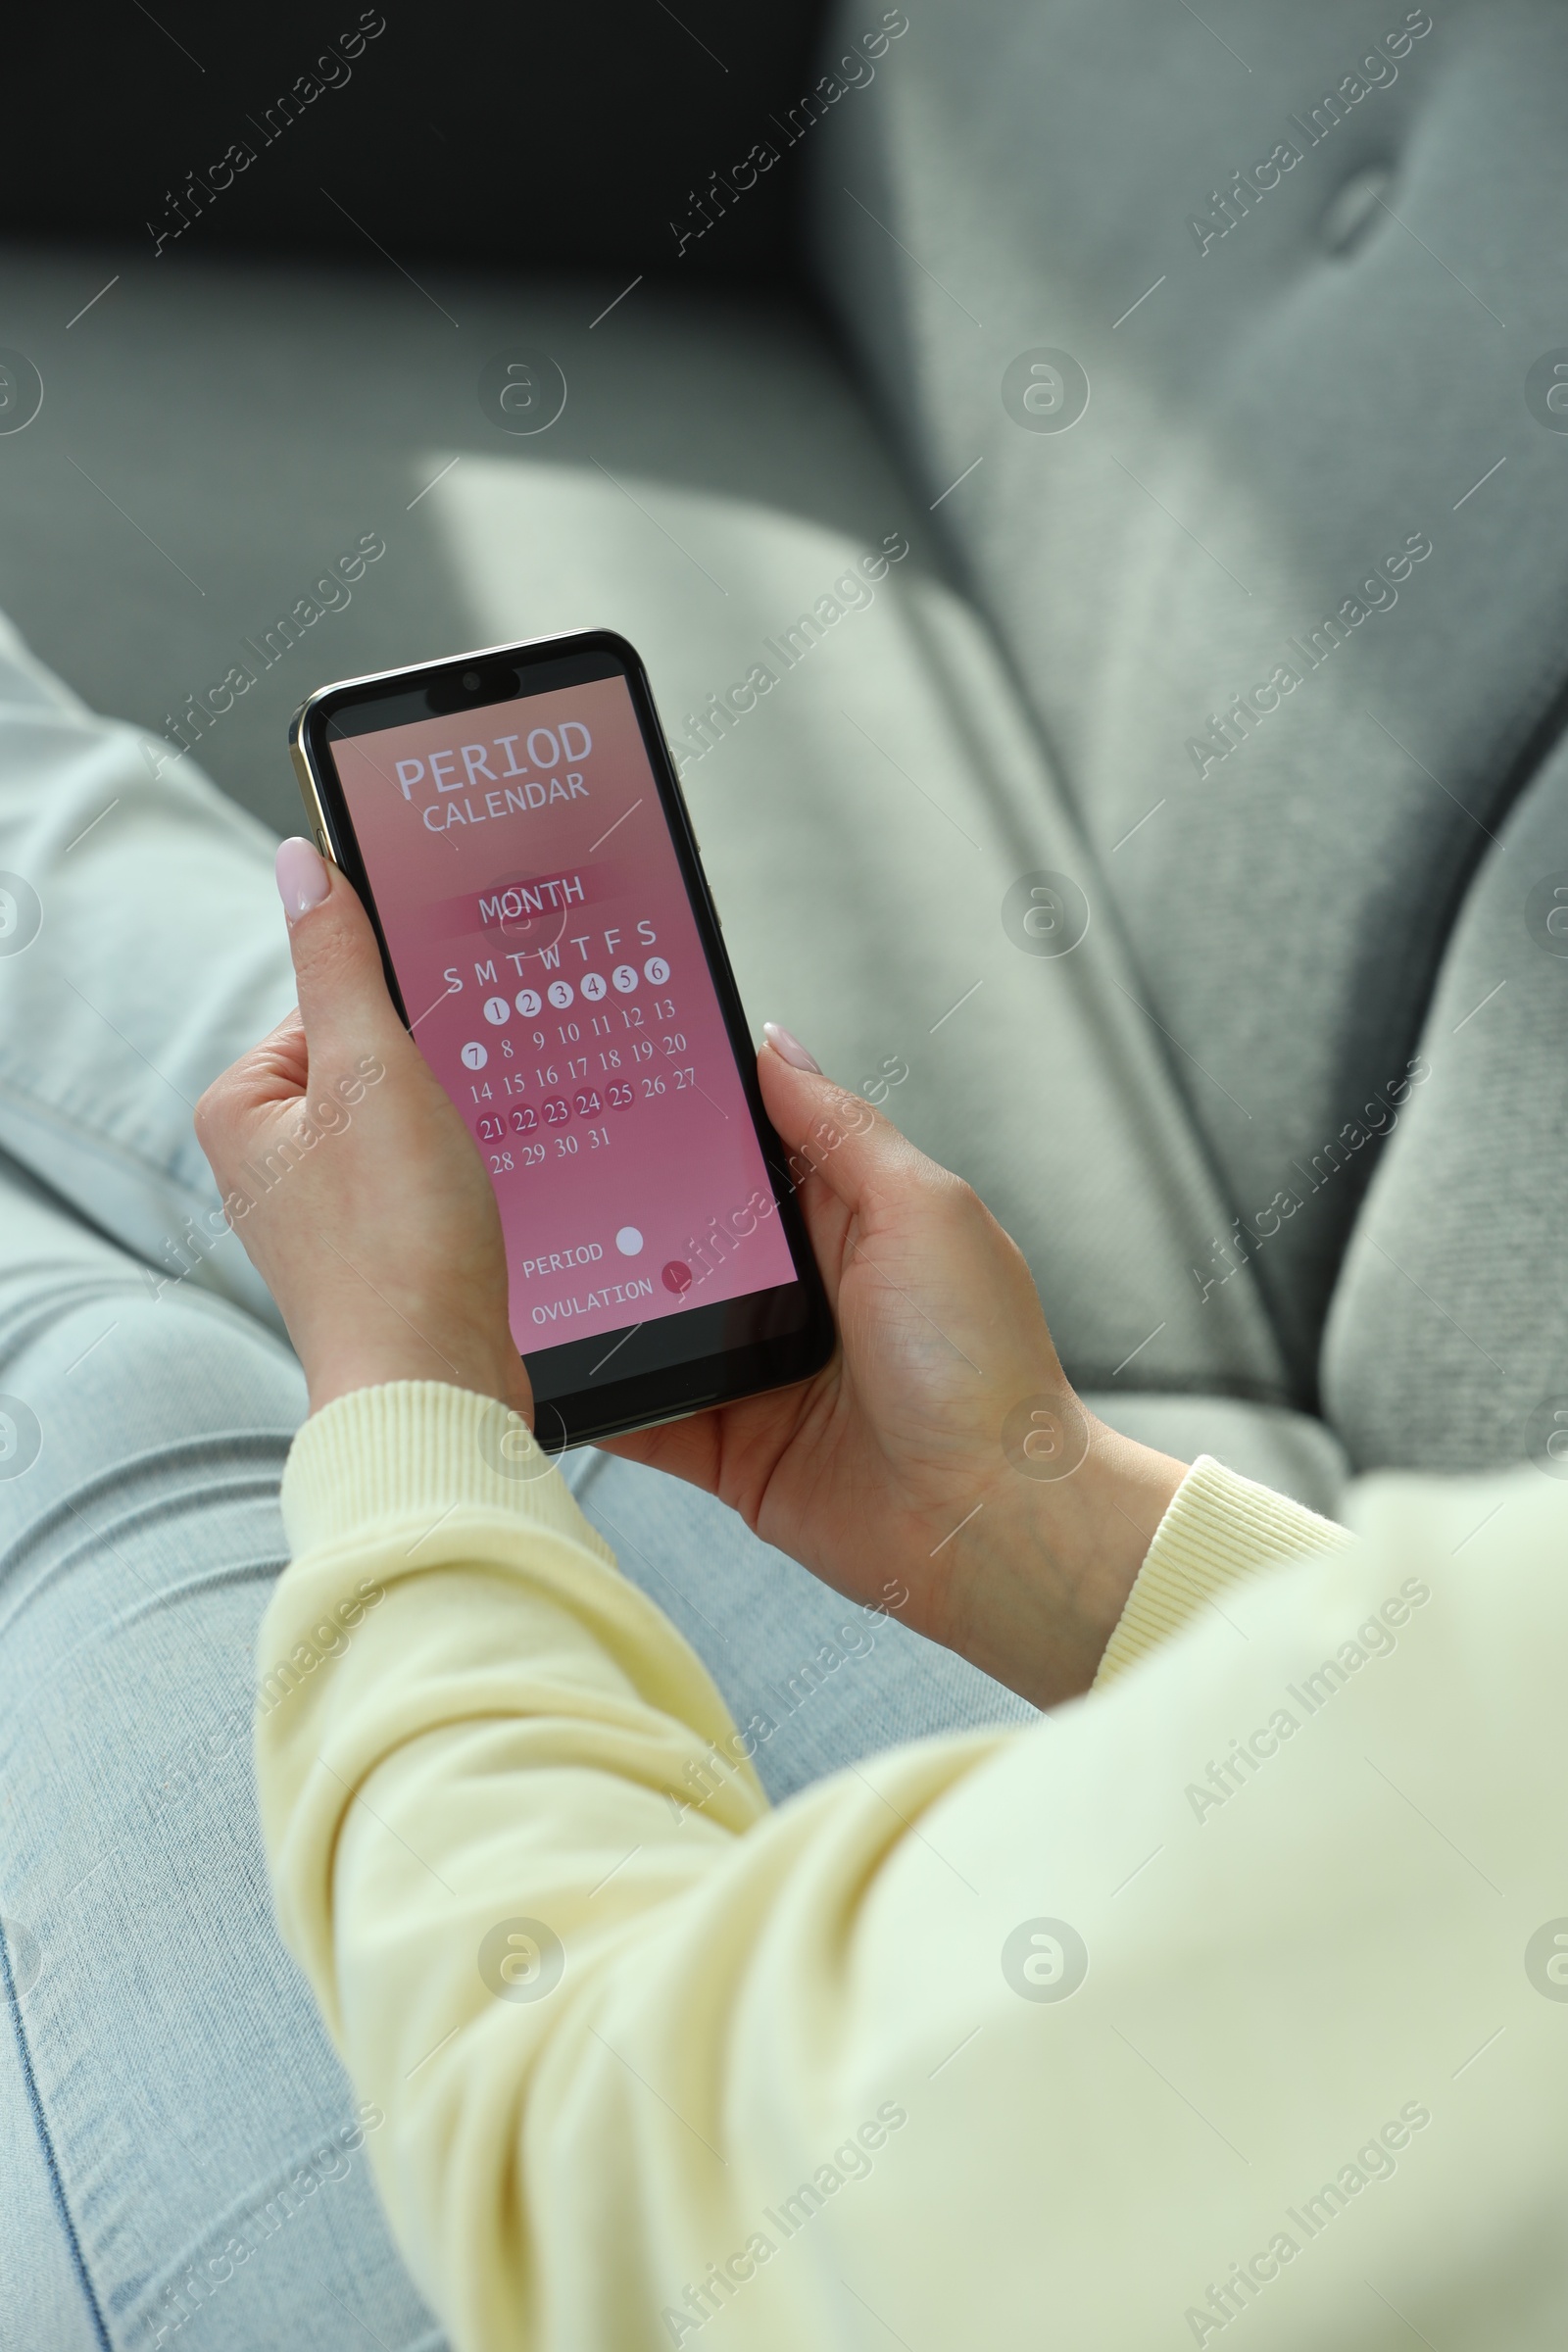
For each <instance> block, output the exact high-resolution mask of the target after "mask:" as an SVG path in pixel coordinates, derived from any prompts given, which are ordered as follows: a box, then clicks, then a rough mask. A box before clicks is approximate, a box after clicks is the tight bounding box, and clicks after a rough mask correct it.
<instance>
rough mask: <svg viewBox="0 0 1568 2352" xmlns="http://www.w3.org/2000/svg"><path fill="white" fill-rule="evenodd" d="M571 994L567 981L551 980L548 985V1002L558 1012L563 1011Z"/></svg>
mask: <svg viewBox="0 0 1568 2352" xmlns="http://www.w3.org/2000/svg"><path fill="white" fill-rule="evenodd" d="M573 993H574V992H573V990H572V985H571V982H570V981H569V980H552V981H551V983H550V1002H551V1004H552V1005H554V1006H555V1008H556V1010H557V1011H558V1012H564V1011H565V1009H566V1006H567V1005H569V1004H570V1003H571V1000H572V995H573Z"/></svg>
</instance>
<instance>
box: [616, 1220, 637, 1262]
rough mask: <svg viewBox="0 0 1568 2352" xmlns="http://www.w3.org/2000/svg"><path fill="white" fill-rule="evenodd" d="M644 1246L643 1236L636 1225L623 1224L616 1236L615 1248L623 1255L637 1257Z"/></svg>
mask: <svg viewBox="0 0 1568 2352" xmlns="http://www.w3.org/2000/svg"><path fill="white" fill-rule="evenodd" d="M642 1246H643V1237H642V1235H641V1234H640V1233H639V1232H638V1230H637V1228H636V1226H635V1225H623V1226H622V1227H621V1229H620V1231H619V1232H618V1233H617V1234H616V1236H615V1248H616V1249H617V1250H619V1251H620V1254H621V1256H622V1257H636V1256H637V1254H638V1253H639V1251H640V1250H641V1249H642Z"/></svg>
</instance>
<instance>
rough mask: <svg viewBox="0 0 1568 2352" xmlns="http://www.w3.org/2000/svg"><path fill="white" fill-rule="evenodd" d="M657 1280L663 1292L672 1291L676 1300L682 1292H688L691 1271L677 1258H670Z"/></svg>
mask: <svg viewBox="0 0 1568 2352" xmlns="http://www.w3.org/2000/svg"><path fill="white" fill-rule="evenodd" d="M659 1279H660V1280H661V1282H662V1284H663V1286H664V1288H665V1290H666V1291H673V1292H674V1294H675V1296H676V1298H677V1299H678V1298H680V1296H681V1294H682V1293H683V1292H684V1291H689V1290H690V1289H691V1287H692V1270H691V1268H690V1266H688V1265H685V1264H683V1263H682V1261H681V1260H680V1259H679V1258H678V1257H672V1258H671V1259H670V1261H669V1263H668V1265H667V1266H665V1267H664V1269H663V1271H662V1274H661V1275H660V1278H659Z"/></svg>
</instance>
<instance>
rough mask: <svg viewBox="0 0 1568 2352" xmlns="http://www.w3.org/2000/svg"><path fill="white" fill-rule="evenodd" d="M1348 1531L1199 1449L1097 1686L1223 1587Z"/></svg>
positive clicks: (1340, 1540) (1323, 1547)
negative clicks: (1260, 1485)
mask: <svg viewBox="0 0 1568 2352" xmlns="http://www.w3.org/2000/svg"><path fill="white" fill-rule="evenodd" d="M1349 1541H1350V1538H1349V1535H1348V1531H1347V1530H1346V1529H1345V1528H1343V1527H1340V1526H1339V1525H1337V1524H1336V1522H1335V1521H1334V1520H1332V1519H1321V1518H1319V1516H1318V1514H1317V1512H1316V1511H1309V1510H1307V1509H1305V1508H1304V1507H1303V1506H1302V1504H1300V1503H1299V1502H1291V1501H1289V1500H1288V1499H1287V1497H1286V1496H1285V1495H1275V1494H1273V1493H1272V1492H1271V1491H1270V1489H1269V1488H1267V1487H1259V1486H1256V1485H1254V1484H1253V1482H1252V1480H1251V1479H1250V1478H1238V1477H1237V1475H1236V1473H1235V1471H1234V1470H1227V1469H1226V1468H1225V1467H1224V1465H1223V1463H1220V1462H1216V1461H1215V1460H1214V1458H1213V1456H1212V1455H1211V1454H1206V1453H1201V1454H1200V1455H1199V1457H1198V1459H1197V1461H1196V1462H1195V1463H1194V1464H1193V1466H1192V1468H1191V1470H1189V1472H1188V1473H1187V1476H1186V1477H1185V1478H1184V1479H1183V1480H1182V1483H1181V1485H1180V1486H1179V1487H1178V1488H1177V1490H1176V1493H1175V1495H1173V1496H1172V1498H1171V1503H1170V1507H1169V1509H1168V1510H1167V1511H1166V1513H1165V1516H1164V1518H1163V1519H1162V1520H1161V1521H1160V1523H1159V1525H1158V1527H1157V1528H1156V1529H1155V1530H1154V1540H1153V1542H1152V1544H1151V1545H1150V1546H1149V1551H1148V1554H1147V1555H1146V1557H1145V1560H1144V1564H1143V1566H1142V1568H1141V1569H1140V1570H1139V1572H1138V1577H1137V1580H1136V1582H1135V1583H1134V1585H1133V1589H1132V1591H1131V1593H1129V1594H1128V1595H1127V1606H1126V1607H1125V1609H1123V1611H1122V1613H1121V1620H1120V1622H1119V1624H1118V1625H1117V1627H1116V1631H1115V1632H1114V1633H1113V1634H1112V1635H1111V1637H1110V1642H1109V1644H1108V1645H1107V1647H1106V1650H1105V1654H1104V1656H1103V1658H1102V1660H1101V1662H1100V1672H1099V1673H1098V1674H1097V1675H1096V1677H1095V1688H1096V1690H1099V1688H1100V1687H1101V1685H1102V1684H1103V1683H1108V1682H1110V1681H1111V1680H1112V1678H1113V1677H1114V1676H1116V1675H1118V1674H1120V1673H1122V1672H1123V1671H1124V1670H1125V1669H1126V1668H1127V1667H1129V1666H1131V1665H1132V1664H1133V1662H1134V1660H1135V1659H1138V1658H1141V1657H1143V1656H1144V1655H1145V1653H1146V1652H1147V1651H1149V1650H1151V1649H1153V1648H1155V1647H1156V1646H1157V1645H1158V1643H1159V1642H1168V1641H1169V1640H1170V1638H1171V1636H1172V1634H1175V1633H1179V1632H1180V1630H1181V1628H1182V1627H1183V1626H1184V1625H1186V1624H1187V1623H1188V1621H1189V1620H1190V1619H1191V1618H1193V1617H1196V1616H1197V1614H1198V1612H1199V1610H1200V1609H1201V1608H1203V1607H1205V1606H1206V1605H1207V1603H1208V1601H1209V1600H1210V1599H1211V1598H1212V1597H1213V1595H1214V1594H1215V1593H1217V1592H1219V1590H1220V1589H1221V1587H1222V1586H1224V1585H1232V1584H1235V1583H1237V1582H1238V1580H1239V1579H1240V1578H1242V1577H1244V1576H1255V1575H1256V1574H1257V1572H1258V1570H1259V1569H1260V1568H1267V1567H1270V1566H1272V1565H1273V1563H1274V1562H1275V1561H1277V1560H1288V1559H1294V1558H1297V1557H1299V1554H1301V1553H1302V1552H1311V1551H1333V1550H1337V1549H1338V1548H1339V1546H1340V1545H1341V1544H1348V1542H1349Z"/></svg>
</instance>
